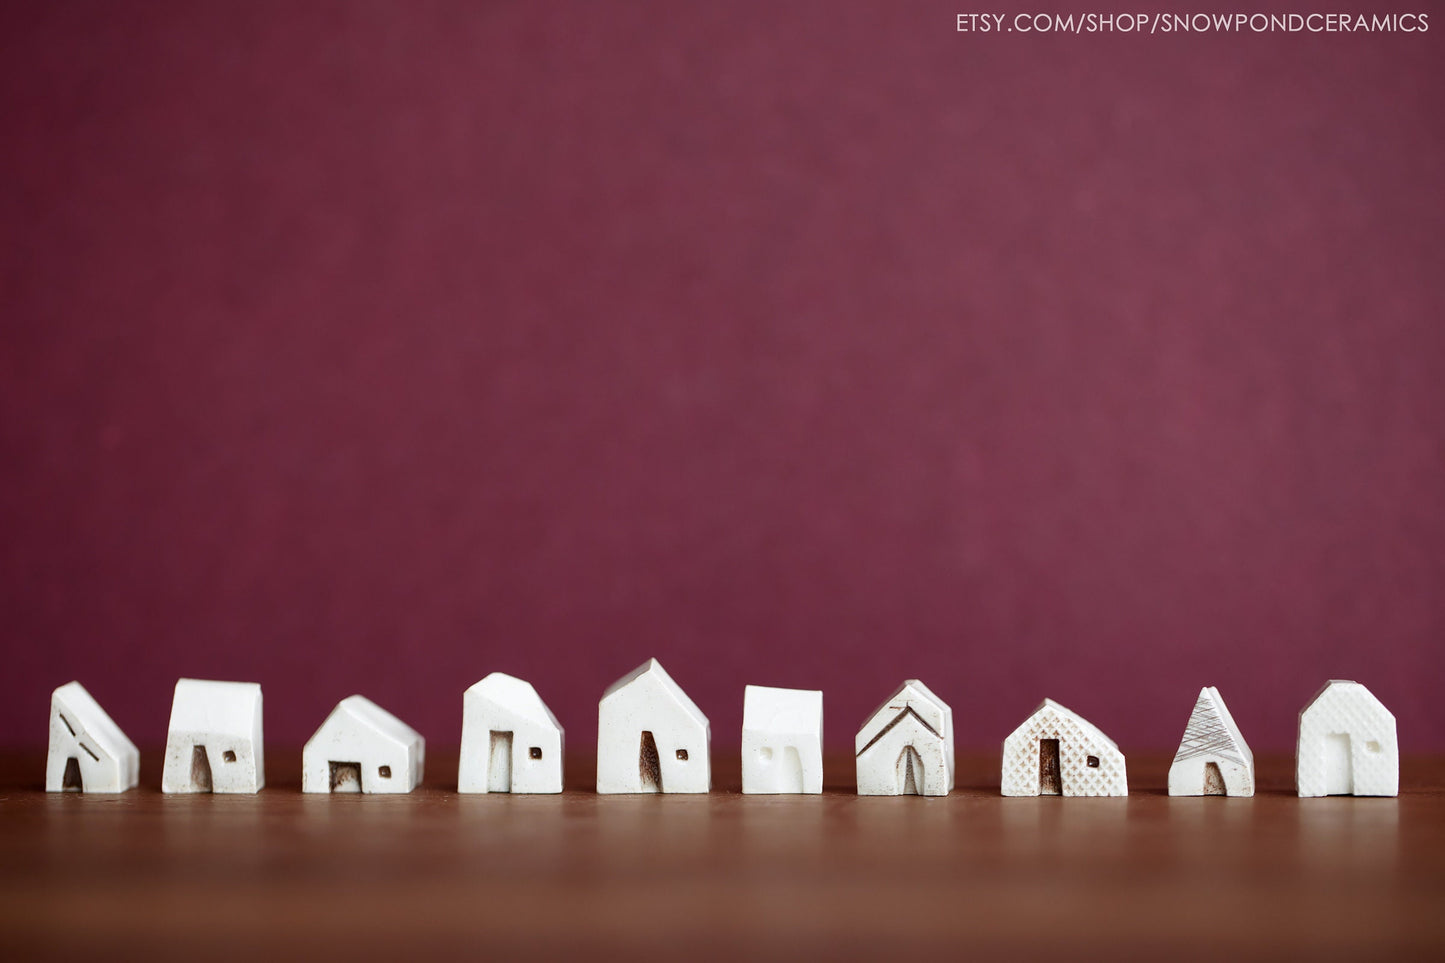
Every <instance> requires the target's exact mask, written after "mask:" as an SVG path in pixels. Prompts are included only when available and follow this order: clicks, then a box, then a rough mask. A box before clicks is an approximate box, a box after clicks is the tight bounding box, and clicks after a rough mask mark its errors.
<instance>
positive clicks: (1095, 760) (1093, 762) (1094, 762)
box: [1088, 756, 1099, 769]
mask: <svg viewBox="0 0 1445 963" xmlns="http://www.w3.org/2000/svg"><path fill="white" fill-rule="evenodd" d="M1088 763H1089V768H1090V769H1098V768H1099V757H1098V756H1090V757H1089V758H1088Z"/></svg>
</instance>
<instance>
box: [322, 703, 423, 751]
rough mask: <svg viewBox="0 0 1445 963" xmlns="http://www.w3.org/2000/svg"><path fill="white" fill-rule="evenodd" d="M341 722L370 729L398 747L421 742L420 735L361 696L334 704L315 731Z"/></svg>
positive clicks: (323, 729)
mask: <svg viewBox="0 0 1445 963" xmlns="http://www.w3.org/2000/svg"><path fill="white" fill-rule="evenodd" d="M343 722H350V723H352V724H354V725H356V726H358V727H359V728H363V729H370V730H371V731H372V732H374V733H376V734H377V735H379V736H381V737H382V738H384V739H387V740H389V741H391V742H394V743H396V744H397V745H399V746H409V745H411V744H412V743H415V742H420V741H422V735H421V733H419V732H417V731H416V730H415V729H413V728H412V727H411V726H409V725H407V724H406V723H405V722H402V721H401V720H400V719H398V718H397V717H396V716H394V715H392V714H391V713H390V712H387V711H386V710H385V709H383V708H382V707H381V706H379V705H377V704H376V703H375V702H372V701H371V700H370V699H368V698H367V697H366V696H362V695H354V696H347V697H346V698H345V699H342V700H341V701H340V702H339V703H337V704H336V708H335V709H333V710H331V715H329V716H327V717H326V721H325V722H323V723H322V724H321V728H320V729H319V730H317V731H318V732H324V731H325V730H326V729H327V727H329V726H331V725H333V724H336V725H340V724H342V723H343Z"/></svg>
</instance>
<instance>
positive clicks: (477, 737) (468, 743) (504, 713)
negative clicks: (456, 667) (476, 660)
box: [457, 672, 563, 792]
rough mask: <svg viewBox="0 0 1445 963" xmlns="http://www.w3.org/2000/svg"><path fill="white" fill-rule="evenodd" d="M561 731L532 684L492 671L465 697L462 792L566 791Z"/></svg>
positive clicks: (460, 770)
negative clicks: (563, 781)
mask: <svg viewBox="0 0 1445 963" xmlns="http://www.w3.org/2000/svg"><path fill="white" fill-rule="evenodd" d="M562 748H563V732H562V726H561V725H560V724H559V723H558V722H557V717H556V716H554V715H553V714H552V710H551V709H549V708H547V704H546V703H545V702H543V701H542V697H541V696H539V695H537V690H536V689H534V688H532V684H531V683H530V682H524V681H523V680H521V679H518V678H515V677H513V676H510V675H507V674H506V673H505V672H493V673H492V674H491V675H489V676H487V677H486V678H485V679H483V680H482V681H480V682H478V683H477V684H476V685H474V686H472V687H471V688H470V689H468V690H467V691H466V692H465V693H464V694H463V695H462V758H461V764H460V765H459V766H458V769H457V789H458V791H460V792H561V791H562V761H563V759H562Z"/></svg>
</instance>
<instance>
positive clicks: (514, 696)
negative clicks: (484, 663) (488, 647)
mask: <svg viewBox="0 0 1445 963" xmlns="http://www.w3.org/2000/svg"><path fill="white" fill-rule="evenodd" d="M466 694H467V695H472V696H480V697H481V698H484V699H487V700H488V701H490V702H493V703H495V704H496V705H498V706H500V707H501V708H503V709H506V710H507V711H508V712H512V713H515V714H516V715H518V716H520V717H522V718H523V719H527V720H529V721H531V722H533V723H535V724H537V725H539V726H550V727H551V728H553V729H556V730H557V731H558V732H561V731H562V725H561V723H559V722H558V721H557V717H556V716H554V715H553V714H552V710H551V709H549V708H547V703H545V702H543V701H542V697H541V696H539V695H538V694H537V690H536V689H534V688H533V687H532V683H530V682H527V681H526V680H524V679H518V678H517V677H516V676H511V675H507V673H505V672H493V673H492V674H490V675H488V676H487V677H486V678H485V679H482V680H481V681H480V682H478V683H476V684H475V685H473V686H472V687H471V688H470V689H468V690H467V692H466Z"/></svg>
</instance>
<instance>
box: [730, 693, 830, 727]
mask: <svg viewBox="0 0 1445 963" xmlns="http://www.w3.org/2000/svg"><path fill="white" fill-rule="evenodd" d="M743 729H744V730H755V731H763V732H788V733H822V731H823V693H821V692H818V691H815V690H811V689H775V688H772V687H770V686H765V685H750V686H747V687H746V688H745V689H744V690H743Z"/></svg>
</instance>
